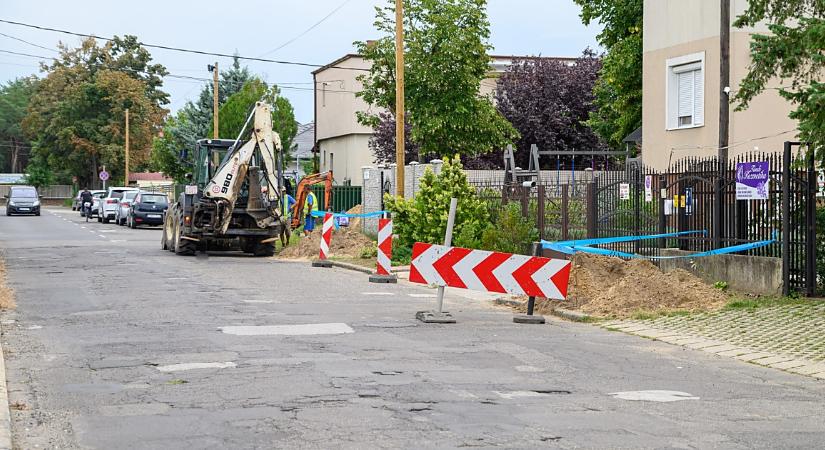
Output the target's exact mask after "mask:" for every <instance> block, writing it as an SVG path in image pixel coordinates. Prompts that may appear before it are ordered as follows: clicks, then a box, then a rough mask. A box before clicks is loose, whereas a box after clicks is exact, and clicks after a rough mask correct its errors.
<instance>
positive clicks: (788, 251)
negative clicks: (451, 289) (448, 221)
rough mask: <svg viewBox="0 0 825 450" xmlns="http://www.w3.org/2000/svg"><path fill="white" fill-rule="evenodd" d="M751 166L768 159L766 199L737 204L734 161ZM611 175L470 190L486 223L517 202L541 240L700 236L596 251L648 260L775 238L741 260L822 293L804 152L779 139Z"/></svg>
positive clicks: (630, 166)
mask: <svg viewBox="0 0 825 450" xmlns="http://www.w3.org/2000/svg"><path fill="white" fill-rule="evenodd" d="M754 161H762V162H767V163H768V166H769V169H770V170H769V172H770V173H769V179H770V182H769V189H768V192H767V199H766V200H737V199H736V167H737V163H744V162H754ZM612 169H613V170H610V171H593V177H592V179H591V180H588V181H587V182H585V183H577V185H576V186H575V187H574V186H573V185H572V184H568V183H559V182H558V181H557V180H554V179H552V178H550V179H544V180H542V183H540V184H539V185H537V186H535V187H532V188H529V187H523V186H522V185H521V184H520V183H512V184H509V185H508V184H507V183H505V182H503V181H499V180H496V181H476V182H474V183H473V184H474V186H475V187H476V189H477V191H478V193H479V195H480V197H481V198H482V199H484V200H485V201H486V202H487V205H488V209H489V212H490V217H493V218H494V219H493V220H495V217H496V215H495V214H496V211H498V210H499V209H500V208H502V207H504V206H505V205H507V204H508V203H509V202H518V203H519V204H520V205H521V208H520V209H521V212H522V216H523V217H525V218H527V219H529V220H532V221H533V224H534V225H535V227H536V229H537V231H538V234H539V235H540V237H541V238H543V239H547V240H566V239H578V238H584V237H590V238H596V237H619V236H640V235H649V234H663V233H672V232H683V231H702V232H703V233H698V234H692V235H688V236H682V237H678V238H668V239H656V240H643V241H634V242H626V243H616V244H610V245H606V246H604V247H605V248H610V249H613V250H618V251H622V252H628V253H637V254H642V255H648V256H657V255H659V254H660V250H661V249H662V248H678V249H682V250H686V251H694V252H695V251H706V250H712V249H718V248H722V247H729V246H734V245H738V244H745V243H753V242H758V241H766V240H770V239H776V243H774V244H771V245H768V246H765V247H759V248H756V249H752V250H749V251H747V252H745V253H744V254H748V255H753V256H767V257H777V258H782V260H783V271H784V273H783V281H784V283H783V286H784V287H783V289H784V290H785V293H786V294H788V293H790V292H799V293H803V294H806V295H814V294H815V293H817V291H819V292H823V289H822V288H823V285H825V279H823V277H825V275H823V274H817V266H816V261H817V254H816V251H817V250H816V247H817V235H816V227H817V224H816V215H817V214H816V197H815V195H816V191H817V184H816V182H817V180H816V171H815V167H814V160H813V152H812V151H807V149H805V148H804V147H800V146H799V144H798V143H791V142H788V143H786V145H785V148H784V149H783V151H782V152H779V153H748V154H742V155H739V156H737V157H735V158H731V159H729V160H728V163H727V165H726V167H725V169H724V170H721V167H720V164H719V161H718V159H716V158H715V157H710V158H687V159H682V160H680V161H677V162H676V163H675V164H674V165H672V166H671V170H668V171H666V172H656V171H654V170H652V169H651V168H649V167H645V166H644V165H642V164H641V161H638V160H632V159H631V160H628V161H627V162H626V163H625V164H624V165H622V166H619V167H613V168H612ZM616 169H619V170H616ZM568 181H572V180H568ZM819 239H825V237H823V236H820V237H819ZM820 272H825V270H820ZM818 285H819V286H818Z"/></svg>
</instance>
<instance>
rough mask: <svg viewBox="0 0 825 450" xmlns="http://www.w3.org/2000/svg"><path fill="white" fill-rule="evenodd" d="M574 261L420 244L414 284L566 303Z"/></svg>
mask: <svg viewBox="0 0 825 450" xmlns="http://www.w3.org/2000/svg"><path fill="white" fill-rule="evenodd" d="M569 279H570V261H566V260H563V259H550V258H543V257H540V256H525V255H514V254H511V253H501V252H490V251H485V250H471V249H467V248H460V247H446V246H443V245H432V244H425V243H421V242H416V243H415V245H413V256H412V264H411V268H410V281H411V282H413V283H422V284H436V285H439V286H450V287H457V288H462V289H471V290H476V291H485V292H498V293H508V294H516V295H529V296H533V297H545V298H554V299H559V300H564V299H565V298H566V297H567V283H568V281H569Z"/></svg>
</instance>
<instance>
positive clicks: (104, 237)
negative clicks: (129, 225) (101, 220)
mask: <svg viewBox="0 0 825 450" xmlns="http://www.w3.org/2000/svg"><path fill="white" fill-rule="evenodd" d="M98 236H100V237H102V238H103V239H106V236H104V235H102V234H98Z"/></svg>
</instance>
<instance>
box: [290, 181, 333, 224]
mask: <svg viewBox="0 0 825 450" xmlns="http://www.w3.org/2000/svg"><path fill="white" fill-rule="evenodd" d="M321 183H324V205H326V207H327V208H331V207H332V171H331V170H330V171H328V172H322V173H314V174H312V175H307V176H305V177H303V178H301V182H300V183H298V187H297V188H295V205H293V206H292V229H293V230H294V229H296V228H298V227H299V226H301V219H303V218H304V203H306V200H307V196H309V187H310V186H312V185H314V184H321Z"/></svg>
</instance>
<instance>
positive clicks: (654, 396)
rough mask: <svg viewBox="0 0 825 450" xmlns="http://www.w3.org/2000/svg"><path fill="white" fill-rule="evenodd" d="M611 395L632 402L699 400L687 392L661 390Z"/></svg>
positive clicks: (614, 393)
mask: <svg viewBox="0 0 825 450" xmlns="http://www.w3.org/2000/svg"><path fill="white" fill-rule="evenodd" d="M607 395H610V396H611V397H613V398H617V399H620V400H630V401H638V402H660V403H667V402H678V401H682V400H699V397H695V396H693V395H692V394H688V393H687V392H680V391H660V390H652V391H627V392H612V393H610V394H607Z"/></svg>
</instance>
